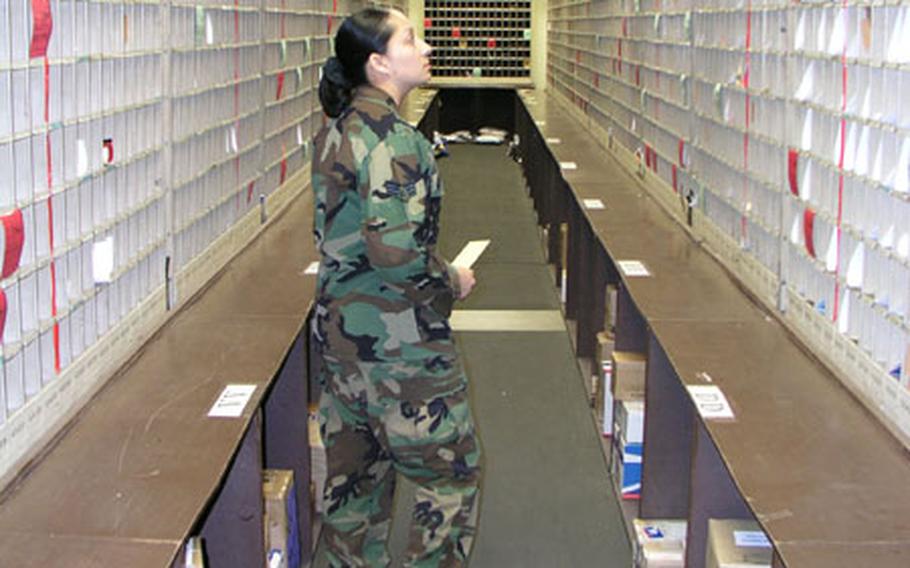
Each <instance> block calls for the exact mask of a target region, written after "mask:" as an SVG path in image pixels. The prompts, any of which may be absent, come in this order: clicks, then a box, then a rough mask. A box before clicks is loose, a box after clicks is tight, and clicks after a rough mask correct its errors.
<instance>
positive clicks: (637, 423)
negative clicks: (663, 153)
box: [614, 399, 645, 444]
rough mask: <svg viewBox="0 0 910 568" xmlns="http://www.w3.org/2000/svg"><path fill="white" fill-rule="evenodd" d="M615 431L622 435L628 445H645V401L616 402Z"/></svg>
mask: <svg viewBox="0 0 910 568" xmlns="http://www.w3.org/2000/svg"><path fill="white" fill-rule="evenodd" d="M614 430H615V431H617V432H621V433H622V438H623V440H625V441H626V442H627V443H638V444H641V443H644V441H645V401H643V400H640V399H639V400H618V401H616V425H615V426H614Z"/></svg>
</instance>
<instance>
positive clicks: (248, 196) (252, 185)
mask: <svg viewBox="0 0 910 568" xmlns="http://www.w3.org/2000/svg"><path fill="white" fill-rule="evenodd" d="M255 187H256V182H254V181H251V182H250V185H248V186H246V202H247V203H249V202H251V201H252V200H253V188H255Z"/></svg>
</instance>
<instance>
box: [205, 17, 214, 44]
mask: <svg viewBox="0 0 910 568" xmlns="http://www.w3.org/2000/svg"><path fill="white" fill-rule="evenodd" d="M205 43H206V44H208V45H212V44H213V43H215V28H214V26H213V25H212V15H211V14H206V15H205Z"/></svg>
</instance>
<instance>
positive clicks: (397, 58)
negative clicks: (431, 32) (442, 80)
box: [385, 10, 432, 91]
mask: <svg viewBox="0 0 910 568" xmlns="http://www.w3.org/2000/svg"><path fill="white" fill-rule="evenodd" d="M388 23H389V24H390V25H391V26H392V27H393V28H394V29H395V32H394V33H393V34H392V36H391V37H390V38H389V43H388V45H387V46H386V52H385V57H386V58H387V62H388V66H389V75H390V77H389V78H390V80H391V81H392V82H394V83H395V84H396V85H398V86H399V87H400V88H401V89H402V91H407V90H410V89H411V88H413V87H416V86H419V85H422V84H424V83H426V82H427V81H429V80H430V51H432V48H431V47H430V46H429V45H428V44H427V43H426V42H425V41H423V40H422V39H420V38H418V37H417V35H416V34H415V32H414V27H413V26H412V25H411V22H410V21H409V20H408V18H407V17H406V16H405V15H404V14H402V13H401V12H399V11H397V10H392V11H390V12H389V19H388Z"/></svg>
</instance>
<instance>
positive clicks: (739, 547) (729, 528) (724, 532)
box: [705, 519, 774, 568]
mask: <svg viewBox="0 0 910 568" xmlns="http://www.w3.org/2000/svg"><path fill="white" fill-rule="evenodd" d="M773 555H774V552H773V548H772V547H771V543H770V542H768V541H767V537H766V536H765V533H764V531H762V528H761V525H759V524H758V523H756V522H755V521H752V520H747V519H708V547H707V559H706V563H705V566H706V568H761V567H767V568H770V566H771V561H772V556H773Z"/></svg>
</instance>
